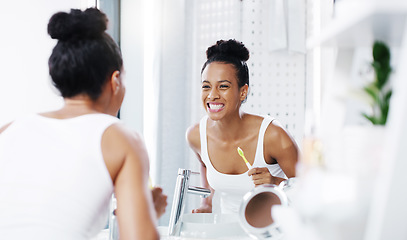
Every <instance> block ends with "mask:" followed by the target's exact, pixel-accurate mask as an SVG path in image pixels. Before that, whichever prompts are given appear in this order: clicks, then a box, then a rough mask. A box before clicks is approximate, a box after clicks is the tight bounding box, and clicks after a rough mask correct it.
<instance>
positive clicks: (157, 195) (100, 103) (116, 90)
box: [0, 71, 167, 240]
mask: <svg viewBox="0 0 407 240" xmlns="http://www.w3.org/2000/svg"><path fill="white" fill-rule="evenodd" d="M124 94H125V86H124V84H123V81H122V77H121V73H120V72H119V71H115V72H114V73H113V74H112V76H111V77H110V78H109V80H108V81H107V82H106V84H105V85H104V87H103V91H102V94H101V96H100V97H99V98H98V99H97V100H96V101H93V100H91V99H90V98H89V97H88V96H87V95H79V96H75V97H72V98H65V99H64V102H65V104H64V106H63V108H61V109H59V110H57V111H53V112H47V113H42V114H41V115H42V116H44V117H49V118H56V119H66V118H73V117H77V116H81V115H84V114H92V113H105V114H109V115H112V116H117V113H118V111H119V108H120V106H121V104H122V102H123V98H124ZM9 125H10V124H8V125H6V126H4V127H3V128H1V129H0V133H1V132H3V131H4V130H6V129H7V127H8V126H9ZM101 146H102V153H103V158H104V161H105V164H106V167H107V169H108V171H109V174H110V176H111V178H112V181H113V184H114V186H115V195H116V198H117V211H116V215H117V220H118V224H119V231H120V232H119V234H120V239H125V240H127V239H159V238H160V236H159V233H158V231H157V229H156V221H157V218H159V217H160V216H161V215H162V214H163V213H164V212H165V207H166V206H167V196H166V195H164V194H163V193H162V189H161V188H154V189H152V190H151V189H149V188H148V173H149V159H148V156H147V151H146V148H145V146H144V142H143V140H142V139H141V137H140V136H139V135H138V134H136V133H134V132H133V131H130V130H129V129H126V128H125V126H123V125H122V124H120V123H117V124H113V125H111V126H110V127H108V128H107V129H106V131H105V132H104V134H103V136H102V142H101Z"/></svg>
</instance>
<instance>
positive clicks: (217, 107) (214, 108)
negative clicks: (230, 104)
mask: <svg viewBox="0 0 407 240" xmlns="http://www.w3.org/2000/svg"><path fill="white" fill-rule="evenodd" d="M207 105H208V109H209V111H210V112H219V111H221V110H222V109H223V108H224V107H225V105H224V104H222V103H208V104H207Z"/></svg>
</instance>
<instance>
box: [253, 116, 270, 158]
mask: <svg viewBox="0 0 407 240" xmlns="http://www.w3.org/2000/svg"><path fill="white" fill-rule="evenodd" d="M273 120H274V118H272V117H270V116H263V121H262V123H261V126H260V129H259V137H258V139H257V149H256V157H255V159H254V163H253V165H256V164H262V163H260V162H257V159H264V157H263V156H264V154H263V145H264V144H263V142H264V134H265V133H266V129H267V127H268V126H269V125H270V123H271V122H272V121H273ZM256 162H257V163H256Z"/></svg>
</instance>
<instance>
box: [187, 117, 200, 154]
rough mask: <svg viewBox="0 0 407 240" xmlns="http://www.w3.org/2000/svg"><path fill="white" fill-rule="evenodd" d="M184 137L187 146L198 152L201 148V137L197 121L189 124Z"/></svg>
mask: <svg viewBox="0 0 407 240" xmlns="http://www.w3.org/2000/svg"><path fill="white" fill-rule="evenodd" d="M186 139H187V142H188V144H189V146H190V147H191V148H192V149H193V150H194V151H195V152H199V151H200V149H201V138H200V132H199V123H196V124H194V125H192V126H190V127H189V128H188V129H187V131H186Z"/></svg>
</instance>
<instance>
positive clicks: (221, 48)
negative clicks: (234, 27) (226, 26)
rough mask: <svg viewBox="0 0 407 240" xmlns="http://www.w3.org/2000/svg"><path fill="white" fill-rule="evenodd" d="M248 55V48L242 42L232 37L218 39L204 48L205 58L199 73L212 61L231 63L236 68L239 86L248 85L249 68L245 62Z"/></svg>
mask: <svg viewBox="0 0 407 240" xmlns="http://www.w3.org/2000/svg"><path fill="white" fill-rule="evenodd" d="M249 56H250V54H249V50H248V49H247V48H246V47H245V46H244V44H243V43H241V42H238V41H236V40H234V39H230V40H228V41H225V40H219V41H217V42H216V44H214V45H212V46H210V47H209V48H208V49H207V50H206V58H207V60H206V62H205V63H204V65H203V67H202V70H201V73H202V72H203V71H204V69H205V68H206V66H208V64H210V63H212V62H221V63H227V64H232V65H233V66H234V67H235V69H236V75H237V79H238V85H239V87H243V86H244V85H245V84H247V85H249V69H248V68H247V64H246V61H247V60H248V59H249Z"/></svg>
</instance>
